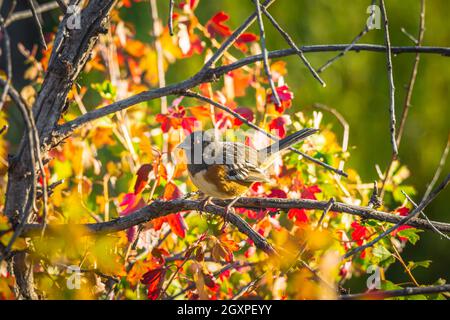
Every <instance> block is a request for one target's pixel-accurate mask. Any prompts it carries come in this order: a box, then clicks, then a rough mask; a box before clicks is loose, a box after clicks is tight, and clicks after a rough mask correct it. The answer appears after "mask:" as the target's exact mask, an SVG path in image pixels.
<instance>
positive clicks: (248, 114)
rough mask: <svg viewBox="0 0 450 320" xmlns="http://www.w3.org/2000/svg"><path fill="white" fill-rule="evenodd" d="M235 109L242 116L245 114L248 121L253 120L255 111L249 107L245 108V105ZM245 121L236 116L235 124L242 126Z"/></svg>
mask: <svg viewBox="0 0 450 320" xmlns="http://www.w3.org/2000/svg"><path fill="white" fill-rule="evenodd" d="M234 111H236V112H237V113H239V114H240V115H241V116H243V117H244V118H245V119H247V121H248V122H252V121H253V118H254V116H253V111H252V110H250V109H249V108H244V107H240V108H236V109H234ZM242 124H243V122H242V121H241V120H239V119H237V118H234V125H235V126H240V125H242Z"/></svg>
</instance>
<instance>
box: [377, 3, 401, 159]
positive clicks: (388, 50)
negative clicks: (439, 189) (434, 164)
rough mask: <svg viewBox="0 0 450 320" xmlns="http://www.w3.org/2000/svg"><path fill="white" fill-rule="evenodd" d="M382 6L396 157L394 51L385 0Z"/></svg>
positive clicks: (393, 151)
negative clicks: (392, 49)
mask: <svg viewBox="0 0 450 320" xmlns="http://www.w3.org/2000/svg"><path fill="white" fill-rule="evenodd" d="M380 6H381V16H382V17H383V20H384V39H385V42H386V64H387V73H388V80H389V93H390V94H389V100H390V101H389V114H390V116H391V122H390V133H391V144H392V154H393V157H394V158H397V156H398V147H397V141H396V136H395V125H396V119H395V85H394V73H393V70H392V51H391V39H390V36H389V22H388V18H387V14H386V7H385V5H384V0H380Z"/></svg>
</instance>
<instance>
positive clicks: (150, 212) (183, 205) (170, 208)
mask: <svg viewBox="0 0 450 320" xmlns="http://www.w3.org/2000/svg"><path fill="white" fill-rule="evenodd" d="M214 203H215V204H214V205H207V206H205V208H204V209H202V208H201V205H202V201H200V200H188V199H175V200H168V201H163V200H155V201H154V202H152V203H151V204H150V205H148V206H146V207H144V208H142V209H139V210H136V211H135V212H133V213H131V214H129V215H128V216H125V217H120V218H117V219H114V220H111V221H108V222H100V223H90V224H84V225H73V226H84V227H85V231H84V232H85V234H86V235H89V234H107V233H114V232H118V231H121V230H125V229H128V228H130V227H133V226H135V225H138V224H141V223H145V222H148V221H151V220H153V219H156V218H160V217H163V216H166V215H168V214H171V213H177V212H181V211H189V210H196V211H204V212H209V213H211V214H214V215H218V216H220V217H222V216H223V214H224V209H223V207H225V206H226V205H227V204H228V203H229V201H225V200H214ZM219 206H220V207H219ZM328 206H329V202H328V201H318V200H307V199H277V198H241V199H239V200H238V201H237V202H236V204H235V205H234V207H235V208H249V209H266V208H277V209H281V210H289V209H292V208H298V209H308V210H325V209H326V208H327V207H328ZM329 210H330V211H333V212H341V213H348V214H351V215H357V216H360V217H361V218H364V219H374V220H378V221H383V222H390V223H398V222H400V221H401V220H402V219H403V217H401V216H397V215H394V214H392V213H387V212H382V211H376V210H373V209H371V208H368V207H360V206H355V205H350V204H345V203H342V202H334V203H333V205H332V206H331V207H330V209H329ZM230 222H231V223H232V224H233V225H235V226H238V228H241V229H242V230H240V231H241V232H244V233H245V234H247V236H249V237H250V236H252V237H253V236H254V235H253V233H254V232H255V231H253V229H252V230H248V228H249V226H248V224H247V223H246V222H245V221H244V220H242V219H241V218H240V217H239V216H236V215H233V216H231V217H230ZM244 223H245V224H244ZM432 223H433V225H434V226H435V227H436V228H437V229H438V230H439V231H441V232H445V233H448V234H450V223H442V222H435V221H433V222H432ZM408 225H410V226H411V227H414V228H418V229H423V230H432V227H431V226H430V225H429V223H428V222H427V221H426V220H423V219H418V218H411V219H410V220H409V221H408ZM70 226H71V225H67V224H49V225H48V229H47V232H46V235H52V234H55V233H59V232H62V231H63V230H65V228H68V227H70ZM41 228H42V226H41V225H39V224H27V225H26V226H25V228H24V232H23V233H22V235H23V236H24V237H25V236H26V237H34V236H38V235H40V230H41ZM255 238H256V239H257V242H258V243H259V244H263V247H265V246H267V244H265V242H264V241H265V240H261V241H259V240H258V239H261V236H260V235H259V234H258V236H256V235H255ZM255 243H256V242H255Z"/></svg>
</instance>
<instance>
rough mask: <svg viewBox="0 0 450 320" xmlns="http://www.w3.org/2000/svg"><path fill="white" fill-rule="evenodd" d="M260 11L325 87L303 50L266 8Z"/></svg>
mask: <svg viewBox="0 0 450 320" xmlns="http://www.w3.org/2000/svg"><path fill="white" fill-rule="evenodd" d="M261 10H262V12H263V13H264V14H265V15H266V17H267V18H268V19H269V20H270V22H271V23H272V25H273V26H274V27H275V29H277V30H278V32H279V33H280V34H281V35H282V36H283V38H284V40H286V42H287V44H288V45H289V46H290V47H291V48H292V49H294V50H295V52H296V53H297V55H298V56H299V57H300V59H301V60H302V61H303V63H304V64H305V66H306V67H307V68H308V69H309V71H310V72H311V74H312V75H313V77H314V78H316V79H317V81H319V82H320V84H321V85H322V87H326V86H327V84H326V83H325V81H323V80H322V78H321V77H320V76H319V74H318V73H317V72H316V70H314V68H313V67H312V66H311V63H310V62H309V61H308V59H306V57H305V55H304V54H303V51H302V50H301V49H300V48H299V47H298V46H297V45H296V44H295V42H294V40H292V38H291V37H290V36H289V34H288V33H287V32H286V31H284V30H283V28H282V27H281V26H280V24H279V23H278V22H277V21H276V20H275V18H274V17H273V16H272V15H271V14H270V13H269V11H267V9H266V8H264V7H261Z"/></svg>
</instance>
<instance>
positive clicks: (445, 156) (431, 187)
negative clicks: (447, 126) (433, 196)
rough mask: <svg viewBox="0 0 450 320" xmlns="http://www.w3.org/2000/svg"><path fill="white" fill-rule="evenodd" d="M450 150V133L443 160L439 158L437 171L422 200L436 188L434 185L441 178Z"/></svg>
mask: <svg viewBox="0 0 450 320" xmlns="http://www.w3.org/2000/svg"><path fill="white" fill-rule="evenodd" d="M449 151H450V134H449V136H448V138H447V144H446V145H445V148H444V152H442V156H441V160H439V165H438V168H437V170H436V172H435V173H434V176H433V179H431V182H430V183H429V184H428V186H427V190H426V191H425V193H424V195H423V198H422V201H423V199H425V198H427V197H428V196H429V195H430V193H431V191H432V190H433V188H434V185H435V184H436V182H437V180H438V179H439V176H440V175H441V172H442V169H444V166H445V162H446V161H447V157H448V153H449Z"/></svg>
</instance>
